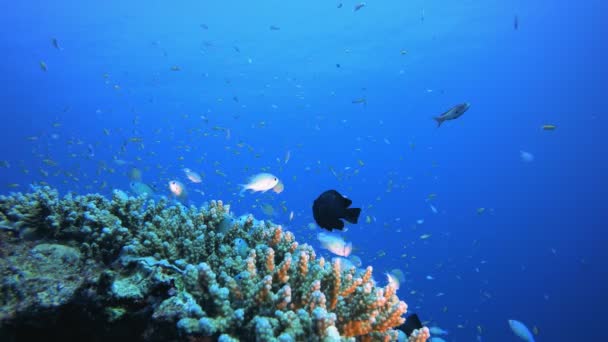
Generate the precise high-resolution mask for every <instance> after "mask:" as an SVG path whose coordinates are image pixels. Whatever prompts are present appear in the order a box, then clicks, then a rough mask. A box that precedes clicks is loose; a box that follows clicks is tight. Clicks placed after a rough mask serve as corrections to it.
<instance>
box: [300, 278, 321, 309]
mask: <svg viewBox="0 0 608 342" xmlns="http://www.w3.org/2000/svg"><path fill="white" fill-rule="evenodd" d="M320 289H321V281H320V280H318V279H317V280H315V281H313V282H312V284H311V285H310V289H309V290H308V292H305V293H304V295H303V296H302V300H301V303H300V305H298V307H309V305H310V298H311V297H312V294H313V293H315V292H316V291H319V290H320Z"/></svg>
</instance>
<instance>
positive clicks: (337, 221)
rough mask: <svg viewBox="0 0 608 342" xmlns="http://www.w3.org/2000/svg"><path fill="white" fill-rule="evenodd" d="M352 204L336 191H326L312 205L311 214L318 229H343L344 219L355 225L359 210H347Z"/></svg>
mask: <svg viewBox="0 0 608 342" xmlns="http://www.w3.org/2000/svg"><path fill="white" fill-rule="evenodd" d="M352 203H353V201H351V200H350V199H348V198H346V197H344V196H342V195H340V193H339V192H337V191H336V190H327V191H325V192H324V193H322V194H321V195H320V196H319V197H318V198H317V199H316V200H315V201H314V203H313V205H312V213H313V216H314V218H315V221H316V222H317V224H318V225H319V227H321V228H324V229H327V230H329V231H330V232H331V231H332V229H339V230H342V229H344V222H343V221H342V220H341V219H345V220H346V221H348V222H350V223H357V221H358V220H359V214H361V208H349V207H350V205H351V204H352Z"/></svg>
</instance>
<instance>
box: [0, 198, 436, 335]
mask: <svg viewBox="0 0 608 342" xmlns="http://www.w3.org/2000/svg"><path fill="white" fill-rule="evenodd" d="M0 237H1V239H0V256H1V260H0V272H1V273H2V280H1V282H0V305H1V306H0V339H3V340H20V339H26V338H45V339H48V338H50V337H54V338H69V339H84V338H87V339H92V340H105V339H109V338H118V337H120V338H121V339H129V340H132V341H133V340H149V341H167V340H184V341H192V340H196V341H207V340H209V341H211V340H218V341H238V340H247V341H249V340H251V341H252V340H256V341H281V342H283V341H389V340H396V339H397V333H396V331H395V330H393V328H394V327H397V326H399V325H400V324H402V323H403V322H404V318H403V316H404V314H405V312H406V311H407V305H406V304H405V302H403V301H400V300H399V298H398V297H397V295H396V288H395V287H394V285H393V284H391V283H389V284H388V285H387V286H385V287H379V286H377V284H376V283H375V282H374V281H373V279H372V268H371V267H368V268H367V269H366V270H365V271H359V270H357V269H355V268H353V267H352V266H346V264H344V263H342V262H340V260H339V259H335V260H331V261H326V260H325V259H324V258H322V257H317V255H316V254H315V251H314V250H313V249H312V247H310V246H308V245H306V244H299V243H298V242H296V241H295V237H294V235H293V234H292V233H290V232H288V231H285V230H284V229H283V228H282V227H281V226H278V225H275V224H273V223H271V222H264V221H257V220H255V219H254V218H253V217H252V216H243V217H235V216H233V215H232V214H231V213H230V208H229V206H228V205H225V204H223V203H222V202H221V201H211V202H210V203H209V205H206V206H203V207H201V208H196V207H194V206H190V207H185V206H183V205H181V204H172V203H169V202H168V201H167V200H165V199H160V200H158V201H154V200H152V199H147V198H146V197H137V198H134V197H129V196H127V195H126V194H125V193H124V192H122V191H118V190H115V191H114V193H113V196H112V198H111V199H107V198H105V197H103V196H100V195H97V194H93V195H85V196H73V195H70V194H68V195H66V196H65V197H63V198H60V197H59V194H58V193H57V191H55V190H52V189H50V188H48V187H42V188H34V191H33V192H31V193H26V194H22V193H15V194H11V195H10V196H0ZM412 338H414V339H413V340H412ZM427 338H428V330H425V329H422V330H421V331H420V332H416V336H414V337H410V340H411V341H417V342H423V341H425V340H426V339H427Z"/></svg>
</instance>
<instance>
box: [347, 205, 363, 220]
mask: <svg viewBox="0 0 608 342" xmlns="http://www.w3.org/2000/svg"><path fill="white" fill-rule="evenodd" d="M359 214H361V208H350V209H346V213H345V215H344V219H345V220H346V221H348V222H350V223H357V222H358V221H359Z"/></svg>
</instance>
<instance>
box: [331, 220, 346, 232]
mask: <svg viewBox="0 0 608 342" xmlns="http://www.w3.org/2000/svg"><path fill="white" fill-rule="evenodd" d="M332 227H333V228H334V229H339V230H342V229H344V222H342V220H336V224H335V225H332ZM330 231H331V230H330Z"/></svg>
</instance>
